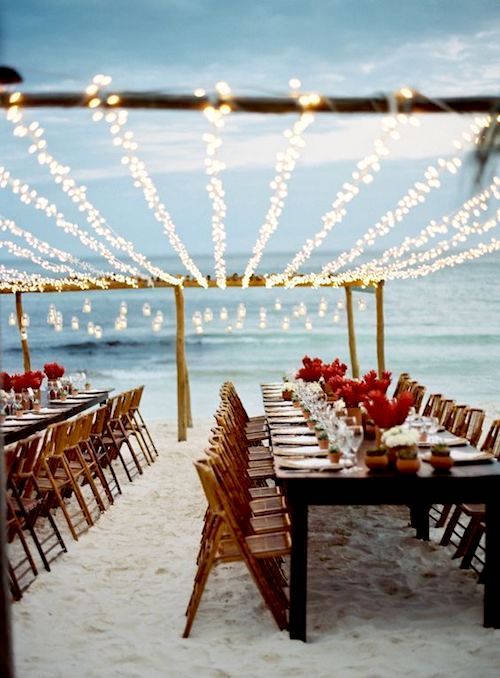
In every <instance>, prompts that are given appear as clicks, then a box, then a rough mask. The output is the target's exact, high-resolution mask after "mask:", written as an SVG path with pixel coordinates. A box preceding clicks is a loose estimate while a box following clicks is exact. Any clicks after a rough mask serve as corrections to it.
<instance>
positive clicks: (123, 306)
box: [120, 301, 128, 315]
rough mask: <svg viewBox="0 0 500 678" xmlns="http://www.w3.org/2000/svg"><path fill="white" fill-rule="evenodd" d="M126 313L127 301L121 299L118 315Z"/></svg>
mask: <svg viewBox="0 0 500 678" xmlns="http://www.w3.org/2000/svg"><path fill="white" fill-rule="evenodd" d="M127 313H128V308H127V302H126V301H122V302H121V304H120V315H127Z"/></svg>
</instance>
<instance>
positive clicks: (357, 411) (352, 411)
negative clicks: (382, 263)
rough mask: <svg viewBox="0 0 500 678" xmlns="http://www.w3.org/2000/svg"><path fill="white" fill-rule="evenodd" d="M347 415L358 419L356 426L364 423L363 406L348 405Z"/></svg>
mask: <svg viewBox="0 0 500 678" xmlns="http://www.w3.org/2000/svg"><path fill="white" fill-rule="evenodd" d="M347 416H348V417H354V418H355V419H356V426H361V425H362V423H363V416H362V414H361V407H348V408H347Z"/></svg>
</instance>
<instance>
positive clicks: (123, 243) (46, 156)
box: [6, 85, 181, 285]
mask: <svg viewBox="0 0 500 678" xmlns="http://www.w3.org/2000/svg"><path fill="white" fill-rule="evenodd" d="M94 87H97V85H94ZM87 89H89V88H87ZM91 91H93V90H91ZM88 93H91V92H88ZM96 101H99V100H96ZM89 103H90V102H89ZM107 103H108V105H116V104H118V103H119V97H118V96H117V95H111V96H109V97H108V99H107ZM99 104H100V101H99V103H97V104H96V106H98V105H99ZM12 108H14V111H12V110H11V109H12ZM112 115H114V114H112ZM6 117H7V120H9V121H10V122H11V123H12V125H13V134H14V136H17V137H26V138H27V139H28V140H29V141H31V145H30V146H29V149H28V152H29V153H32V154H35V155H36V157H37V160H38V162H39V164H40V165H41V166H42V167H46V168H47V169H48V170H49V172H50V174H51V176H52V178H53V180H54V182H55V183H56V185H58V186H60V188H61V190H62V191H63V192H64V193H66V194H67V196H68V198H70V199H71V200H72V202H74V203H75V204H76V205H78V209H79V211H80V212H83V213H85V215H86V220H87V223H88V224H90V226H91V227H92V229H93V230H94V231H95V232H96V233H97V234H98V235H99V236H101V237H104V238H105V239H106V240H107V241H108V242H109V243H110V244H111V245H112V247H114V248H115V249H116V250H119V251H123V252H125V253H126V254H127V255H128V256H129V257H130V258H131V259H132V261H134V262H135V263H137V264H138V265H140V266H141V267H143V268H144V269H146V270H147V271H148V272H149V273H150V274H152V275H154V276H156V277H158V278H160V279H161V280H164V281H165V282H168V283H171V284H172V285H178V284H180V282H181V281H180V280H179V278H175V277H174V276H171V275H169V274H168V273H166V272H165V271H163V270H162V269H160V268H158V267H157V266H154V265H153V264H152V263H151V262H150V261H149V260H148V259H147V258H146V257H145V256H144V255H143V254H140V253H138V252H136V250H135V248H134V246H133V244H132V243H131V242H130V241H127V240H126V239H125V238H123V237H121V236H119V235H118V234H117V233H115V232H114V231H113V229H112V228H111V227H110V226H109V225H108V224H107V222H106V220H105V219H104V217H103V216H102V215H101V213H100V212H99V210H98V209H97V208H96V207H95V206H94V205H93V204H92V203H91V202H90V200H89V199H88V197H87V189H86V187H85V186H80V185H78V184H77V182H76V181H75V179H74V178H72V177H71V168H70V167H68V166H67V165H63V164H62V163H60V162H59V161H58V160H57V159H56V158H55V157H54V156H53V155H51V154H50V153H49V150H48V145H47V141H46V139H45V138H44V135H45V130H44V129H43V128H42V127H41V126H40V124H39V123H38V122H37V121H34V122H32V123H30V124H29V125H26V124H23V113H22V111H21V109H20V108H19V107H18V106H16V107H11V108H9V109H8V110H7V113H6Z"/></svg>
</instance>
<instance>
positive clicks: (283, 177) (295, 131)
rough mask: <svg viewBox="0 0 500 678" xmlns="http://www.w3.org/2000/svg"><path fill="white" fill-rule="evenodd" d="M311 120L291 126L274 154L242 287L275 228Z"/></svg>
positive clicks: (302, 119)
mask: <svg viewBox="0 0 500 678" xmlns="http://www.w3.org/2000/svg"><path fill="white" fill-rule="evenodd" d="M313 121H314V116H313V115H312V113H309V112H304V113H302V114H301V115H300V118H299V119H298V120H297V121H296V122H295V123H294V125H293V126H292V127H291V128H290V129H287V130H286V131H285V132H284V136H285V137H286V138H287V139H288V145H287V148H286V150H285V152H284V153H283V152H280V153H278V154H277V155H276V165H275V172H276V174H275V177H274V179H273V180H272V181H271V184H270V187H271V190H272V194H271V198H270V203H269V208H268V210H267V214H266V216H265V218H264V223H263V224H262V225H261V227H260V231H259V237H258V238H257V241H256V243H255V245H254V247H253V250H252V256H251V257H250V259H249V261H248V263H247V266H246V269H245V274H244V276H243V279H242V281H241V285H242V287H244V288H245V287H248V284H249V282H250V278H251V277H252V275H253V274H254V272H255V269H256V268H257V266H258V265H259V262H260V260H261V258H262V254H263V252H264V249H265V247H266V245H267V242H268V240H269V238H270V237H271V235H272V234H273V233H274V231H275V230H276V229H277V228H278V226H279V218H280V216H281V213H282V212H283V207H284V205H285V198H286V197H287V195H288V182H289V181H290V178H291V176H292V173H293V171H294V169H295V167H296V164H297V160H298V159H299V158H300V150H299V149H301V148H303V146H304V145H305V144H304V140H303V134H304V132H305V131H306V129H307V128H308V127H309V125H311V124H312V122H313Z"/></svg>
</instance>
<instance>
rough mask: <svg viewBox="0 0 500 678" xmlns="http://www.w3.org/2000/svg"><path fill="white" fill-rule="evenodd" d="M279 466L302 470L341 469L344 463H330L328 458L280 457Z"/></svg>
mask: <svg viewBox="0 0 500 678" xmlns="http://www.w3.org/2000/svg"><path fill="white" fill-rule="evenodd" d="M279 467H280V468H284V469H287V468H290V469H294V470H297V469H299V470H304V471H341V470H342V469H343V468H345V465H344V464H332V462H330V461H328V459H280V462H279Z"/></svg>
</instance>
